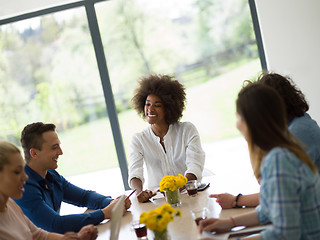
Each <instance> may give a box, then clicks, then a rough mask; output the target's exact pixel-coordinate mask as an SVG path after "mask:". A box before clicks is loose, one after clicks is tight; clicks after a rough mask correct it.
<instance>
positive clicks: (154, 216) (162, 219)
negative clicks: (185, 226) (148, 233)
mask: <svg viewBox="0 0 320 240" xmlns="http://www.w3.org/2000/svg"><path fill="white" fill-rule="evenodd" d="M174 216H181V211H180V209H174V208H172V207H171V206H170V204H163V205H162V206H161V207H159V208H156V209H153V210H151V211H149V212H143V213H141V215H140V220H139V222H140V223H144V224H145V225H146V227H147V228H148V229H150V230H152V231H153V233H154V239H155V240H167V239H168V237H169V236H168V231H167V226H168V223H169V222H171V221H173V217H174Z"/></svg>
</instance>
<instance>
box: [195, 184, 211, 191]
mask: <svg viewBox="0 0 320 240" xmlns="http://www.w3.org/2000/svg"><path fill="white" fill-rule="evenodd" d="M209 186H210V183H201V184H200V185H199V186H198V191H203V190H205V189H206V188H208V187H209Z"/></svg>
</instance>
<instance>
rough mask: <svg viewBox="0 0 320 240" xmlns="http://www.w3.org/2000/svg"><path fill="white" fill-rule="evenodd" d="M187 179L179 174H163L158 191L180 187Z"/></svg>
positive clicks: (173, 189)
mask: <svg viewBox="0 0 320 240" xmlns="http://www.w3.org/2000/svg"><path fill="white" fill-rule="evenodd" d="M187 181H188V179H187V178H186V177H185V176H183V175H181V174H179V175H178V176H171V175H170V176H164V177H163V178H162V179H161V182H160V191H166V190H170V191H175V190H177V189H178V188H182V187H183V186H184V185H185V184H186V182H187Z"/></svg>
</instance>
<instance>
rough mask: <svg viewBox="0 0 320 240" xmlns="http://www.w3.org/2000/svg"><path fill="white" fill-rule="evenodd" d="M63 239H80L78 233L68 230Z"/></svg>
mask: <svg viewBox="0 0 320 240" xmlns="http://www.w3.org/2000/svg"><path fill="white" fill-rule="evenodd" d="M61 240H80V238H79V236H78V234H76V233H74V232H67V233H65V234H63V236H62V238H61Z"/></svg>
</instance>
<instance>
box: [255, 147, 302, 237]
mask: <svg viewBox="0 0 320 240" xmlns="http://www.w3.org/2000/svg"><path fill="white" fill-rule="evenodd" d="M290 154H291V153H286V152H279V153H275V154H272V155H271V156H268V157H267V158H266V159H264V163H263V166H262V168H261V170H262V171H261V176H262V180H261V192H260V207H261V209H264V210H266V209H267V210H268V211H267V212H268V220H269V221H270V222H272V224H273V228H272V229H270V230H266V231H263V232H262V233H261V239H292V240H294V239H300V236H301V227H300V224H301V222H300V219H301V218H300V194H299V191H300V188H299V186H300V183H299V182H300V177H299V175H298V174H297V169H296V167H297V166H296V165H295V164H292V162H291V161H290V160H289V158H290V157H291V155H292V154H291V155H290ZM258 212H259V211H258ZM258 217H259V220H260V221H261V222H266V220H267V218H266V214H265V211H260V214H258Z"/></svg>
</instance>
